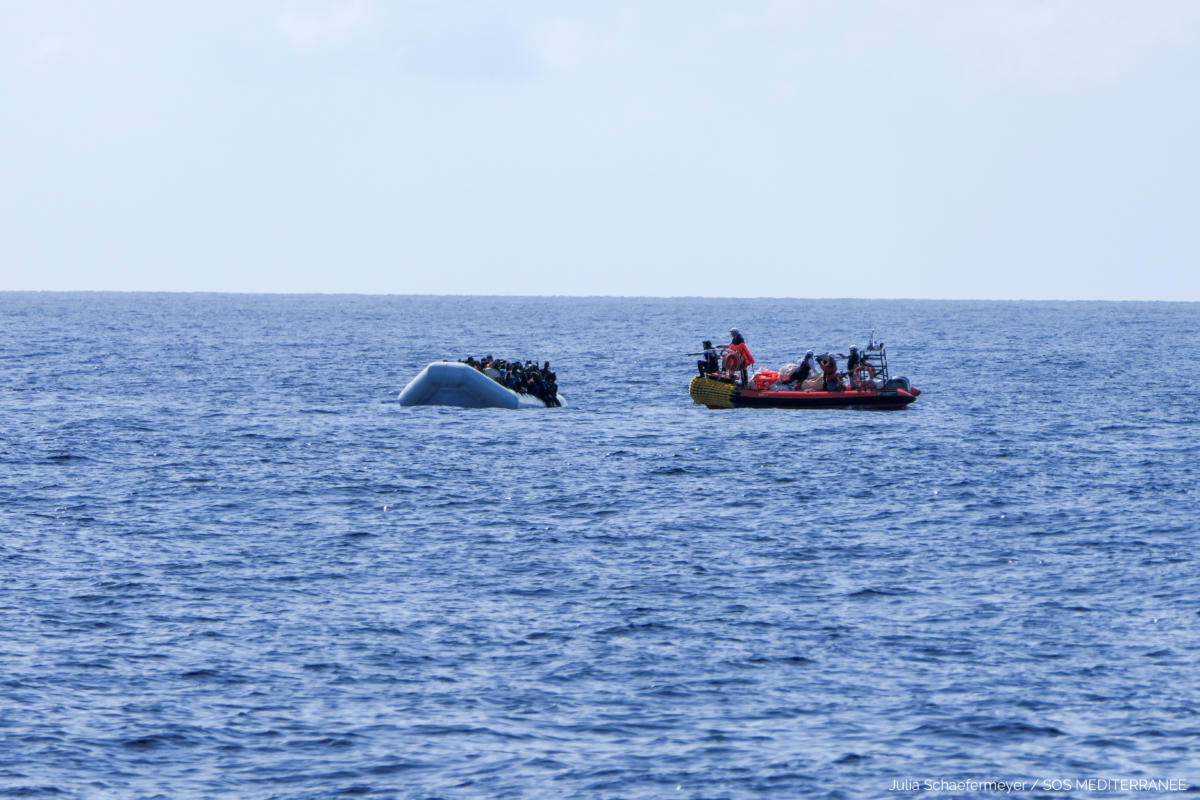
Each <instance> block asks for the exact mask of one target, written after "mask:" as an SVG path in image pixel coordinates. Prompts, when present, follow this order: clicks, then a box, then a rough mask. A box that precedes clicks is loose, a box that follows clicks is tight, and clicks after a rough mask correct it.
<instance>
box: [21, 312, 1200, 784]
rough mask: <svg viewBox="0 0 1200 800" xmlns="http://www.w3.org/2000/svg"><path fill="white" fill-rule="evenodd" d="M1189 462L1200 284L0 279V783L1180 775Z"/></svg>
mask: <svg viewBox="0 0 1200 800" xmlns="http://www.w3.org/2000/svg"><path fill="white" fill-rule="evenodd" d="M731 327H737V328H739V329H740V330H741V332H742V333H743V334H744V335H745V337H746V340H747V343H748V345H749V348H750V350H751V352H752V353H753V354H754V356H755V358H756V359H757V362H758V365H759V366H763V367H769V368H771V369H776V368H778V367H779V366H780V365H782V364H784V363H786V362H792V361H796V360H797V358H798V357H799V356H800V355H801V354H802V353H803V352H804V351H805V350H807V349H809V348H813V349H816V350H817V352H823V351H827V350H828V351H832V352H835V353H837V352H841V353H846V352H848V349H849V347H850V345H855V344H857V345H860V346H861V345H864V344H866V343H867V341H868V340H869V339H870V338H871V336H872V333H873V335H874V337H875V338H876V339H877V340H880V341H883V342H884V343H885V344H886V346H887V353H888V358H889V361H890V364H891V372H892V374H893V375H905V376H907V377H908V378H909V379H910V380H911V381H912V383H913V384H914V385H915V386H917V387H918V388H920V389H921V392H922V393H921V396H920V398H919V399H918V400H917V401H916V402H915V403H914V404H913V405H912V406H910V407H908V408H905V409H903V410H896V411H877V410H836V409H834V410H791V411H788V410H766V409H757V410H754V409H740V410H727V411H715V410H709V409H707V408H704V407H700V406H696V405H694V404H693V403H692V402H691V400H690V399H689V397H688V394H687V384H688V381H689V379H690V377H691V375H692V374H693V373H694V370H695V360H696V358H695V356H694V355H689V354H690V353H695V352H696V351H698V350H699V349H700V343H701V341H702V340H704V339H710V340H712V341H714V342H718V343H720V342H722V341H727V336H728V330H729V329H730V328H731ZM487 354H492V355H494V356H496V357H501V358H506V359H522V360H524V359H536V360H538V361H539V362H541V361H550V362H551V364H552V368H553V369H554V371H555V372H557V374H558V382H559V385H560V387H561V391H562V394H563V395H564V397H565V398H566V399H567V402H568V406H567V407H566V408H562V409H537V410H519V411H510V410H496V409H483V410H466V409H458V408H446V407H417V408H404V407H401V406H400V405H399V404H398V402H397V394H398V392H399V391H400V390H401V389H402V388H403V387H404V386H405V384H406V383H407V382H408V381H409V380H411V379H412V378H413V377H414V376H415V375H416V374H417V373H418V372H419V371H420V370H421V368H422V367H424V366H425V365H426V364H427V363H429V362H430V361H434V360H440V359H449V360H457V359H463V358H466V357H467V356H475V357H479V356H483V355H487ZM1198 486H1200V304H1196V303H1168V302H1162V303H1136V302H1125V303H1102V302H951V301H921V300H904V301H891V300H889V301H883V300H852V299H848V300H803V299H791V300H788V299H757V300H754V299H749V300H733V299H702V298H674V299H647V298H616V297H607V298H575V297H450V296H447V297H431V296H422V297H414V296H368V295H345V296H338V295H234V294H138V293H114V294H107V293H79V294H72V293H62V294H59V293H0V797H4V798H8V797H22V798H26V797H28V798H43V797H45V798H119V799H120V800H127V799H129V798H147V799H149V798H170V799H171V800H176V799H178V798H226V797H228V798H247V799H249V800H258V799H260V798H261V799H262V800H266V799H267V798H272V799H276V798H277V799H279V800H285V799H286V800H292V799H296V800H299V799H300V798H340V797H347V798H350V797H355V798H359V797H361V798H406V799H407V798H412V799H414V800H424V799H426V798H447V799H451V798H629V799H630V800H633V799H635V798H637V799H642V798H655V799H656V800H657V799H658V798H681V799H682V798H887V797H895V798H899V797H906V796H912V795H920V796H929V797H942V798H951V797H955V798H957V797H1000V796H1009V797H1084V796H1087V797H1090V796H1097V797H1101V796H1103V797H1113V796H1138V797H1157V796H1175V797H1183V796H1193V797H1194V796H1196V795H1197V793H1200V553H1198V546H1200V507H1198V502H1200V488H1198Z"/></svg>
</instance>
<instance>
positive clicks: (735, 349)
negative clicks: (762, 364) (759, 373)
mask: <svg viewBox="0 0 1200 800" xmlns="http://www.w3.org/2000/svg"><path fill="white" fill-rule="evenodd" d="M729 338H730V342H729V348H728V349H729V352H728V353H726V354H725V359H726V361H729V362H730V363H729V364H728V365H727V366H726V369H740V370H741V371H742V386H745V385H746V384H747V383H749V382H750V376H749V375H747V374H746V370H747V369H748V368H749V367H750V365H751V364H753V363H754V356H752V355H750V348H749V347H747V346H746V340H745V338H743V337H742V334H741V332H740V331H738V329H737V328H731V329H730V330H729Z"/></svg>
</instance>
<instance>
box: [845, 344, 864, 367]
mask: <svg viewBox="0 0 1200 800" xmlns="http://www.w3.org/2000/svg"><path fill="white" fill-rule="evenodd" d="M861 363H862V356H861V355H860V354H859V352H858V348H857V347H851V348H850V356H849V358H847V359H846V372H854V368H855V367H857V366H858V365H859V364H861Z"/></svg>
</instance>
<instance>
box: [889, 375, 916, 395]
mask: <svg viewBox="0 0 1200 800" xmlns="http://www.w3.org/2000/svg"><path fill="white" fill-rule="evenodd" d="M897 389H903V390H904V391H906V392H908V393H909V394H911V393H912V384H911V383H909V382H908V378H906V377H904V376H903V375H901V376H899V377H897V378H889V379H888V380H887V382H886V383H884V384H883V389H882V391H885V392H894V391H896V390H897Z"/></svg>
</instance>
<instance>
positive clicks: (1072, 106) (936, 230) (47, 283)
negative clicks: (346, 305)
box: [0, 0, 1200, 301]
mask: <svg viewBox="0 0 1200 800" xmlns="http://www.w3.org/2000/svg"><path fill="white" fill-rule="evenodd" d="M1198 95H1200V2H1196V1H1195V0H1181V1H1180V2H1174V1H1173V0H1140V1H1139V2H1113V1H1112V0H1040V1H1039V2H1016V1H1003V2H1002V1H1001V0H997V1H996V2H971V1H970V0H944V1H941V0H926V1H924V2H917V0H912V1H911V2H844V1H839V2H800V1H799V0H797V1H796V2H754V1H753V0H738V1H737V2H697V0H687V1H686V2H636V3H622V2H607V1H606V2H591V3H570V2H550V1H549V0H548V1H547V2H494V3H493V2H465V1H464V2H453V0H438V1H437V2H398V1H397V2H384V0H376V1H374V2H373V1H372V0H311V1H309V2H287V1H284V0H262V1H261V2H254V1H253V0H238V1H237V2H221V1H214V0H205V1H204V2H191V3H176V2H161V1H160V0H153V1H147V2H97V1H96V0H79V1H78V2H62V1H61V0H0V289H55V290H58V289H64V290H72V289H115V290H172V291H192V290H203V291H209V290H215V291H248V292H260V291H270V292H370V293H454V294H459V293H464V294H615V295H697V294H699V295H711V296H723V295H730V296H784V297H829V296H839V297H846V296H854V297H932V298H943V297H944V298H1033V299H1037V298H1080V299H1091V298H1100V299H1162V300H1193V301H1195V300H1200V269H1198V263H1197V262H1198V257H1200V229H1198V222H1200V194H1198V192H1200V189H1198V187H1200V97H1198Z"/></svg>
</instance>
